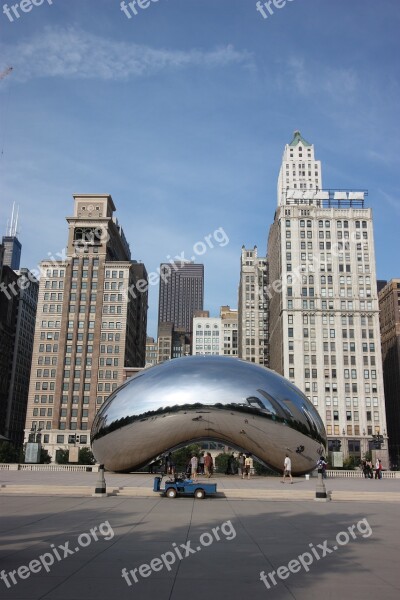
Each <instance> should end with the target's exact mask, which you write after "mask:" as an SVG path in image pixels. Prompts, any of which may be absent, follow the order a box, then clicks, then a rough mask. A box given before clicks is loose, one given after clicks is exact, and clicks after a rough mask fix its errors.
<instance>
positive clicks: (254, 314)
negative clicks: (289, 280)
mask: <svg viewBox="0 0 400 600" xmlns="http://www.w3.org/2000/svg"><path fill="white" fill-rule="evenodd" d="M267 291H268V263H267V259H266V257H261V256H258V250H257V246H254V248H253V249H248V248H245V247H244V246H242V255H241V260H240V281H239V302H238V312H239V315H238V338H239V358H243V359H245V360H248V361H250V362H254V363H257V364H259V365H264V366H268V363H269V360H268V295H267Z"/></svg>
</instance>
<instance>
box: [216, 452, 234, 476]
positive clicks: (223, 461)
mask: <svg viewBox="0 0 400 600" xmlns="http://www.w3.org/2000/svg"><path fill="white" fill-rule="evenodd" d="M230 456H231V453H230V452H221V454H218V455H217V456H216V457H215V470H216V471H217V472H218V473H226V470H227V468H228V460H229V457H230Z"/></svg>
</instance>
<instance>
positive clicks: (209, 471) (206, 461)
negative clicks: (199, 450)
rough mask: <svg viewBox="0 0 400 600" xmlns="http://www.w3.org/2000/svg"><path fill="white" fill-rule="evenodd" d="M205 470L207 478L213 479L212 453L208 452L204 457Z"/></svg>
mask: <svg viewBox="0 0 400 600" xmlns="http://www.w3.org/2000/svg"><path fill="white" fill-rule="evenodd" d="M204 470H205V475H206V477H211V475H212V472H213V459H212V456H211V454H210V452H207V454H206V455H205V457H204Z"/></svg>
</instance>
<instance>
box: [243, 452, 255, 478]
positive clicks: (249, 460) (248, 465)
mask: <svg viewBox="0 0 400 600" xmlns="http://www.w3.org/2000/svg"><path fill="white" fill-rule="evenodd" d="M252 469H253V457H252V456H251V454H247V455H246V458H245V459H244V473H243V475H242V479H244V477H245V475H247V479H250V475H251V471H252Z"/></svg>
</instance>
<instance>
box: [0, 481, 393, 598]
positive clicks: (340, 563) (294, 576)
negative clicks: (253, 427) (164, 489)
mask: <svg viewBox="0 0 400 600" xmlns="http://www.w3.org/2000/svg"><path fill="white" fill-rule="evenodd" d="M96 480H97V474H95V473H93V474H91V473H87V474H86V473H45V472H39V473H19V472H0V485H3V486H4V485H7V482H9V483H10V482H11V483H13V482H14V483H15V481H19V482H22V481H23V482H25V485H26V486H27V489H28V488H29V485H31V486H33V485H36V484H37V482H38V481H40V482H42V484H43V489H47V490H49V489H50V488H51V486H54V487H55V486H56V485H57V484H59V483H60V482H63V484H64V485H65V484H66V485H68V484H69V485H71V487H73V486H76V485H86V484H87V483H88V482H89V481H90V484H93V485H95V483H96ZM106 480H107V488H108V489H109V488H113V489H114V488H117V487H122V488H123V487H128V488H131V487H143V489H146V488H148V487H149V485H151V481H152V476H151V475H134V476H133V475H116V474H110V473H107V474H106ZM216 480H217V482H218V489H220V490H221V491H223V490H224V489H226V490H232V489H238V490H239V491H240V490H241V489H243V490H244V492H243V493H245V491H246V490H247V491H246V493H248V490H249V489H253V490H254V493H255V494H256V493H257V489H264V488H265V489H270V490H271V491H273V490H278V489H281V488H284V487H285V486H287V487H285V492H286V493H290V494H292V496H293V497H291V498H290V501H282V500H265V499H257V498H230V497H224V496H223V495H221V496H220V497H218V498H214V499H211V498H210V499H207V498H206V499H205V500H194V499H191V498H177V499H174V500H170V499H167V498H163V497H160V496H159V495H157V494H152V495H151V496H150V495H149V497H147V498H145V497H143V498H140V497H124V496H118V495H113V496H109V497H107V498H97V497H91V496H89V495H65V494H64V495H59V496H54V495H51V492H48V491H47V492H46V493H45V492H43V494H42V495H39V494H35V495H32V494H29V493H26V494H25V495H21V494H7V493H4V492H2V493H1V494H0V506H1V516H0V536H1V551H0V570H1V576H2V579H1V580H0V597H1V598H2V599H4V600H9V599H10V600H17V599H20V600H25V599H26V600H28V599H29V600H39V599H40V600H92V599H93V600H94V599H100V600H109V599H110V598H114V597H115V598H118V600H125V599H131V598H132V599H133V598H135V599H138V600H144V599H146V600H153V599H156V598H157V599H160V600H164V599H165V600H186V599H188V598H190V599H193V600H203V599H204V598H209V599H211V600H214V599H217V598H228V599H229V600H239V599H240V600H243V599H247V598H251V599H252V600H253V599H255V600H259V599H260V600H261V599H264V598H271V599H277V598H279V599H291V600H293V599H298V600H303V599H304V600H306V599H307V600H309V599H314V598H315V599H317V598H318V600H319V599H320V598H324V600H330V599H332V600H333V598H334V599H335V600H337V599H338V598H340V600H350V599H351V600H358V599H360V600H361V599H362V600H368V599H369V598H371V599H373V598H382V599H384V600H392V599H393V600H395V599H396V600H397V599H398V598H399V595H400V577H399V574H398V571H397V569H398V555H399V550H400V541H399V540H400V520H399V518H398V514H399V507H398V503H397V502H387V501H386V502H381V501H380V500H379V496H375V498H378V500H374V498H373V497H371V498H370V499H369V501H365V502H364V501H360V500H355V499H354V498H353V500H349V501H336V502H335V501H334V502H327V503H319V502H315V501H314V500H298V499H296V496H297V495H299V492H300V490H301V489H306V488H307V487H308V488H310V489H311V490H312V489H315V483H316V482H315V480H313V479H311V480H310V481H309V482H306V481H305V480H304V479H300V478H299V479H297V480H296V479H295V483H294V484H293V485H289V484H285V486H283V485H282V484H280V482H279V479H277V478H254V479H253V480H250V481H249V482H247V481H242V480H241V479H239V478H238V477H220V478H217V479H216ZM83 482H85V483H84V484H83ZM133 482H134V483H133ZM326 483H327V489H329V488H332V489H333V490H335V489H338V488H340V489H342V490H343V491H345V489H347V491H349V492H352V491H354V494H355V493H356V492H357V490H359V491H361V492H362V491H363V490H365V491H364V492H363V494H364V496H365V497H367V494H368V488H369V489H371V488H373V487H374V488H375V489H376V488H379V492H377V493H378V494H381V497H382V499H383V498H384V496H385V495H386V494H389V493H396V492H399V493H400V481H399V480H386V481H385V480H383V481H364V480H363V479H347V480H344V479H335V480H327V482H326ZM2 489H3V490H4V488H2ZM335 548H336V549H335ZM299 557H300V558H299ZM288 565H290V566H288ZM123 569H125V571H124V573H125V576H124V577H123V576H122V573H123ZM261 572H263V574H264V579H265V581H266V583H264V582H262V581H261V580H260V573H261ZM132 573H133V574H132ZM278 573H279V575H278ZM270 574H271V575H270ZM13 578H14V580H15V582H16V583H14V582H13ZM135 579H136V581H135ZM7 585H8V586H9V587H7Z"/></svg>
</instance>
